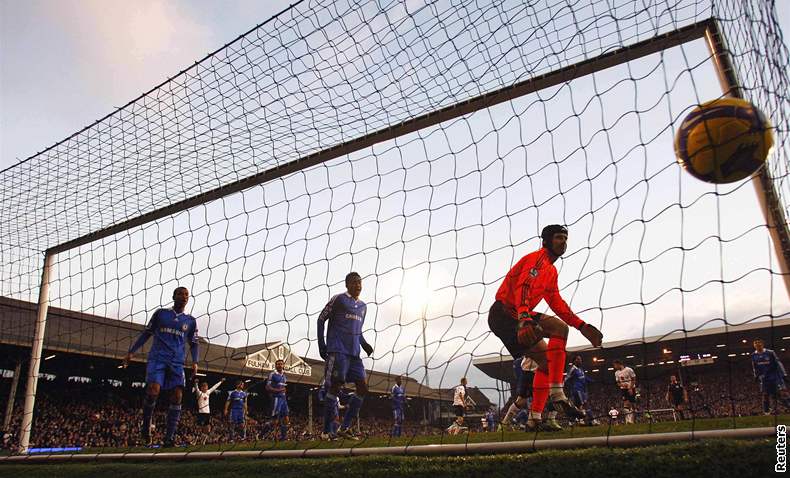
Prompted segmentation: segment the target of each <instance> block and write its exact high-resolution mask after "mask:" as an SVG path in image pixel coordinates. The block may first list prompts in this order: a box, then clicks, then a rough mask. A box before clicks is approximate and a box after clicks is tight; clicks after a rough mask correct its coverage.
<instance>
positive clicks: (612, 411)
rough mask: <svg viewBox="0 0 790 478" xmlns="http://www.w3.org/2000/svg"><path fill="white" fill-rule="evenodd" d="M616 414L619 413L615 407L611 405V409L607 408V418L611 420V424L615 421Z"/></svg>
mask: <svg viewBox="0 0 790 478" xmlns="http://www.w3.org/2000/svg"><path fill="white" fill-rule="evenodd" d="M618 415H620V412H618V411H617V409H616V408H614V407H612V409H611V410H609V418H610V419H611V421H612V425H614V424H616V423H617V416H618Z"/></svg>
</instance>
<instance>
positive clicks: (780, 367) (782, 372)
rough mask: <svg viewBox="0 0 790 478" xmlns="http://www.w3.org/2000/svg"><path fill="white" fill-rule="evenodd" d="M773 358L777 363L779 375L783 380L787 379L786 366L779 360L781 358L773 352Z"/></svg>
mask: <svg viewBox="0 0 790 478" xmlns="http://www.w3.org/2000/svg"><path fill="white" fill-rule="evenodd" d="M771 357H772V358H773V360H774V361H775V362H776V369H777V370H778V371H779V374H780V376H781V377H782V378H784V377H787V372H786V371H785V366H784V364H782V361H781V360H779V356H778V355H776V352H774V351H773V350H771Z"/></svg>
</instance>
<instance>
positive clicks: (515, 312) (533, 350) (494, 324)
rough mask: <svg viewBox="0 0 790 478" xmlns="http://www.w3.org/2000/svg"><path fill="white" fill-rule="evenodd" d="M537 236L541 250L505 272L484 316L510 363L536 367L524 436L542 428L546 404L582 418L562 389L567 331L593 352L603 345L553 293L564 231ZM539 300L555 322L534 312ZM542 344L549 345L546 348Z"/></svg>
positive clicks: (547, 230) (552, 229) (551, 230)
mask: <svg viewBox="0 0 790 478" xmlns="http://www.w3.org/2000/svg"><path fill="white" fill-rule="evenodd" d="M540 236H541V239H542V241H543V242H542V245H543V247H541V248H540V249H539V250H537V251H535V252H532V253H530V254H527V255H526V256H524V257H523V258H521V260H520V261H518V262H517V263H516V265H515V266H513V268H511V269H510V271H509V272H508V273H507V275H506V276H505V279H504V280H503V281H502V285H500V286H499V290H498V291H497V294H496V301H495V302H494V305H492V306H491V309H490V311H489V313H488V326H489V328H490V329H491V331H492V332H493V333H494V334H495V335H496V336H497V337H499V339H500V340H502V343H503V344H504V346H505V348H506V349H507V350H508V352H510V354H511V355H512V356H513V358H514V359H518V358H520V357H522V356H523V357H526V358H529V359H531V360H532V361H534V362H535V363H536V364H537V366H538V368H537V370H536V371H535V377H534V379H533V382H532V385H533V392H532V393H533V395H532V404H531V406H530V412H529V420H528V421H527V429H528V430H538V429H539V428H540V427H541V426H542V413H543V409H544V408H545V406H546V402H547V401H549V400H550V401H551V403H552V405H553V406H554V408H555V409H557V410H562V411H564V412H565V413H566V415H569V416H570V417H572V418H582V417H583V414H582V413H581V412H580V411H579V410H577V409H576V408H575V407H573V406H572V405H571V404H570V403H569V402H568V399H567V397H566V396H565V392H564V391H563V387H562V385H563V380H562V374H563V369H564V368H565V344H566V341H567V338H568V326H569V325H570V326H572V327H574V328H576V329H578V330H579V331H580V332H581V333H582V335H584V336H585V337H586V338H587V340H589V341H590V343H591V344H592V345H593V346H594V347H600V345H601V341H602V339H603V335H602V334H601V332H600V331H599V330H598V329H597V328H595V327H594V326H593V325H590V324H587V323H585V322H584V321H583V320H581V319H580V318H579V317H577V316H576V314H574V313H573V312H572V311H571V309H570V307H568V304H567V303H566V302H565V301H564V300H563V299H562V297H561V296H560V291H559V288H558V287H557V269H556V268H555V267H554V262H555V261H556V260H557V259H558V258H559V257H560V256H562V255H563V254H564V253H565V250H566V248H567V241H568V230H567V229H566V228H565V227H564V226H560V225H556V224H554V225H550V226H546V227H544V228H543V231H542V232H541V234H540ZM541 300H545V301H546V303H548V305H549V307H551V310H553V311H554V312H555V313H556V314H557V315H558V316H559V319H558V318H557V317H553V316H550V315H545V314H540V313H536V312H534V309H535V307H536V306H537V305H538V303H539V302H540V301H541ZM560 319H562V320H560ZM544 338H548V339H549V340H548V344H547V343H546V341H545V340H544ZM519 405H520V404H519Z"/></svg>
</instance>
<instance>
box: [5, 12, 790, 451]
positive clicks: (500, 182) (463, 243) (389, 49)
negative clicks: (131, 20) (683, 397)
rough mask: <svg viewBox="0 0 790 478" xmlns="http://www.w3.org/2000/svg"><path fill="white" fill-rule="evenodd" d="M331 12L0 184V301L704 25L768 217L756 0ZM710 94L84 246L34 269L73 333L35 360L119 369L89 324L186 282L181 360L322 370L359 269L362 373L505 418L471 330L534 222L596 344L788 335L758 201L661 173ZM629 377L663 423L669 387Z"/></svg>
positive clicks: (208, 61) (648, 92)
mask: <svg viewBox="0 0 790 478" xmlns="http://www.w3.org/2000/svg"><path fill="white" fill-rule="evenodd" d="M324 3H328V2H311V1H302V2H299V3H298V4H296V5H294V6H293V7H292V8H290V9H288V10H286V11H284V12H283V13H281V14H280V15H278V16H276V17H274V18H272V19H270V20H269V21H267V22H265V23H263V24H261V25H260V26H258V27H256V28H255V29H253V30H251V31H250V32H248V33H246V34H245V35H242V36H241V37H239V38H238V39H236V40H235V41H234V42H232V43H230V44H229V45H227V46H225V47H223V48H222V49H220V50H218V51H217V52H215V53H213V54H211V55H210V56H208V57H207V58H205V59H203V60H202V61H200V62H198V63H196V64H195V65H193V66H191V67H190V68H188V69H186V70H183V71H182V72H180V73H179V74H178V75H176V76H175V77H173V78H172V79H169V80H168V81H167V82H165V83H163V84H161V85H159V86H157V87H156V88H154V89H152V90H151V91H149V92H147V93H145V94H144V95H142V96H141V97H139V98H137V99H135V100H134V101H132V102H130V103H129V104H127V105H125V106H124V107H122V108H120V109H118V110H117V111H115V112H113V113H112V114H110V115H108V116H106V117H105V118H103V119H101V120H99V121H97V122H96V123H94V124H92V125H90V126H88V127H86V128H84V129H83V130H81V131H79V132H78V133H75V134H74V135H73V136H71V137H69V138H67V139H65V140H64V141H62V142H60V143H58V144H56V145H53V146H51V147H50V148H48V149H46V150H44V151H43V152H41V153H39V154H37V155H35V156H33V157H31V158H28V159H27V160H24V161H22V162H20V163H18V164H16V165H15V166H13V167H10V168H8V169H6V170H3V171H2V172H0V184H2V187H0V209H1V210H2V211H3V221H2V222H0V238H1V239H0V254H2V265H0V273H2V277H3V280H2V287H1V288H0V295H3V296H5V297H8V298H13V299H20V300H23V301H34V300H35V299H36V296H37V293H38V287H39V280H40V274H41V262H42V259H41V258H42V253H43V252H44V251H45V250H47V249H49V248H53V247H56V246H59V245H61V244H64V243H66V242H68V241H73V240H76V239H79V238H83V237H86V236H89V235H90V234H95V233H97V232H98V231H101V230H103V229H105V228H108V227H111V226H113V225H116V224H119V223H122V222H124V221H128V220H131V219H134V218H136V217H139V216H141V215H144V214H150V213H154V212H155V211H157V210H159V209H161V208H163V207H166V206H169V205H173V204H178V203H179V202H180V201H184V200H186V199H189V198H192V197H195V196H197V195H200V194H205V193H209V192H211V191H215V190H217V189H218V188H223V187H228V186H231V185H233V184H234V183H235V182H237V181H240V180H244V179H245V178H248V177H250V176H253V175H256V174H261V173H263V172H266V171H272V170H275V171H276V168H278V167H282V166H284V165H286V164H289V163H291V162H293V161H297V160H300V158H305V157H307V156H309V155H311V154H314V153H317V152H320V151H325V150H327V149H330V148H333V147H336V146H338V145H340V144H343V143H347V142H349V141H352V140H354V139H356V138H359V137H362V136H364V135H368V134H370V133H373V132H375V131H380V130H383V129H386V128H393V127H397V125H399V124H400V123H402V122H404V121H408V120H410V119H412V118H415V117H418V116H421V115H426V114H429V113H431V112H434V111H437V110H439V109H442V108H446V107H449V106H451V105H455V104H458V103H461V102H463V101H466V100H469V99H470V98H473V97H477V96H479V95H482V94H486V93H492V92H495V91H497V90H499V89H501V88H505V87H508V86H511V85H513V84H515V83H517V82H521V81H524V80H527V79H529V78H534V77H536V76H538V75H541V74H546V73H550V72H552V71H555V70H557V69H559V68H563V67H567V66H569V65H573V64H575V63H577V62H580V61H583V60H590V59H593V58H595V57H597V56H600V55H602V54H605V53H608V52H611V51H613V50H616V49H619V48H622V47H624V46H628V45H633V44H635V43H637V42H640V41H644V40H649V39H651V38H655V39H659V38H661V37H662V35H664V34H666V33H669V32H671V31H674V30H676V29H678V28H682V27H685V26H688V25H691V24H693V23H695V22H699V21H703V20H706V19H708V18H710V17H713V18H715V19H717V20H718V22H719V23H720V26H721V29H722V31H723V33H724V35H725V37H726V38H727V40H728V42H729V48H730V53H731V55H732V58H733V61H734V63H735V66H736V69H737V71H738V74H739V76H740V79H741V83H742V86H743V88H744V94H745V96H746V97H747V98H748V99H750V100H751V101H753V102H754V103H755V104H757V105H758V106H759V107H760V108H761V109H762V110H763V111H764V112H765V113H766V115H767V116H769V117H770V118H771V119H772V122H773V124H774V126H775V137H776V141H777V146H776V148H775V152H774V153H773V155H772V156H771V158H770V162H769V171H770V177H771V180H772V182H773V183H774V186H775V188H776V190H777V192H778V195H779V197H780V204H781V207H782V208H784V209H785V211H786V210H787V201H786V200H785V198H786V197H787V194H788V182H787V163H788V159H787V152H788V147H787V128H788V125H789V124H790V122H789V121H788V118H787V115H788V112H789V111H790V99H788V95H787V91H789V90H788V87H790V82H789V81H788V74H787V71H788V68H787V66H788V64H790V61H789V60H788V51H787V48H786V47H785V45H784V43H783V42H782V36H781V31H780V30H779V28H778V25H777V23H776V20H775V15H774V13H773V7H772V4H770V3H769V2H737V1H719V2H714V3H713V4H711V3H710V2H707V1H693V0H678V1H647V0H645V1H640V2H617V1H614V2H613V1H592V2H575V1H570V0H567V1H554V0H549V1H539V2H535V1H531V2H499V1H492V2H487V1H474V2H471V1H464V2H441V1H436V2H420V1H407V2H395V1H392V2H388V1H369V2H346V1H335V2H332V3H328V4H326V5H325V4H324ZM766 59H768V60H767V61H766ZM721 95H722V90H721V88H720V86H719V84H718V80H717V75H716V72H715V70H714V66H713V62H712V59H711V56H710V53H709V51H708V49H707V48H706V45H705V43H704V41H703V40H702V39H697V40H694V41H691V42H688V43H684V44H682V45H680V46H673V47H671V48H668V49H665V50H662V51H660V52H659V53H655V54H651V55H648V56H645V57H643V58H640V59H638V60H633V61H629V62H625V63H622V64H619V65H616V66H613V67H611V68H608V69H606V70H603V71H599V72H596V73H594V74H591V75H587V76H582V77H579V78H576V79H573V80H569V81H565V82H562V83H560V84H558V85H555V86H551V87H548V88H545V89H541V90H539V91H537V92H534V93H530V94H527V95H524V96H521V97H518V98H515V99H512V100H509V101H506V102H504V103H500V104H498V105H495V106H492V107H490V108H486V109H482V110H479V111H476V112H473V113H470V114H466V115H463V116H460V117H458V118H453V119H450V120H447V121H443V122H439V123H437V124H435V125H433V126H430V127H427V128H424V129H421V130H419V131H416V132H412V133H408V134H405V135H400V136H397V137H395V138H394V139H390V140H387V141H383V142H380V143H377V144H375V145H372V146H366V147H363V148H360V149H358V150H356V151H353V152H350V153H348V154H343V155H341V156H340V157H337V158H334V159H331V160H329V161H326V162H323V163H321V164H318V165H314V166H310V167H308V168H305V169H298V170H296V171H295V172H290V173H287V174H284V175H281V176H279V177H276V178H274V179H272V180H270V181H267V182H265V183H263V184H258V185H254V186H251V187H248V188H245V189H244V190H243V191H239V192H235V193H233V194H230V195H227V196H225V197H216V198H214V199H211V200H207V201H206V202H205V203H203V204H200V205H197V206H193V207H190V208H189V209H186V210H183V211H180V212H176V213H173V214H168V215H166V216H165V217H161V218H158V219H155V220H153V221H151V222H147V223H145V224H141V225H135V226H133V227H131V228H129V229H127V230H124V231H121V232H116V233H114V234H111V235H107V236H106V237H101V238H98V239H97V240H94V241H91V242H87V243H84V244H81V245H79V246H76V247H74V248H71V249H68V250H65V251H63V252H60V253H59V254H58V255H57V256H56V257H55V263H54V267H53V270H52V276H51V277H52V282H51V288H50V292H49V298H50V302H51V305H52V306H53V307H58V308H61V309H64V310H67V311H76V312H80V313H83V315H80V314H77V315H75V316H74V320H75V321H76V323H78V324H80V325H78V326H75V325H74V323H72V322H69V323H68V324H66V323H65V322H63V323H60V322H57V321H53V322H51V323H50V325H49V330H48V331H47V341H46V343H45V348H46V347H47V346H49V347H53V348H54V347H59V350H71V351H74V352H80V353H82V352H84V351H86V350H90V351H91V352H92V353H95V354H98V355H103V356H107V357H112V356H116V357H120V356H122V355H123V354H124V353H125V352H126V349H127V348H128V345H129V343H130V340H132V339H133V338H134V336H135V335H136V333H137V331H138V330H139V329H134V328H130V327H116V326H113V328H111V330H109V331H106V330H104V329H102V330H103V331H102V332H101V333H99V332H97V330H98V327H97V322H96V320H99V319H98V318H111V319H118V320H120V321H121V324H126V325H130V324H138V325H139V324H144V323H145V322H146V321H147V320H148V318H149V317H150V316H151V314H152V313H153V311H154V310H156V309H157V308H159V307H165V306H168V305H169V304H170V301H171V294H172V291H173V289H174V288H175V287H176V286H177V285H181V286H186V287H188V288H189V289H190V290H191V293H192V301H191V302H190V305H189V309H190V310H191V313H192V315H194V316H195V317H196V318H197V319H198V323H199V329H200V335H201V337H203V340H204V342H207V343H210V344H211V345H212V346H216V347H218V348H216V349H215V350H220V351H221V353H220V352H217V353H213V354H209V353H208V352H205V351H204V354H203V356H202V357H201V363H202V364H204V365H206V366H208V367H209V368H210V369H212V370H213V371H214V372H215V373H222V372H223V371H230V370H231V369H233V367H234V365H233V364H234V363H236V362H237V361H238V359H239V356H240V355H239V354H242V355H244V354H245V353H248V352H250V351H255V350H252V349H253V348H255V346H258V345H263V344H272V343H284V344H286V345H287V347H288V349H289V350H290V351H291V352H293V353H295V354H297V355H299V356H300V357H308V358H316V357H317V356H318V352H317V347H316V339H315V335H316V330H315V319H316V317H317V316H318V314H319V312H320V311H321V309H322V308H323V307H324V305H325V304H326V303H327V301H328V300H329V298H330V297H331V296H332V295H334V294H337V293H340V292H342V291H343V290H344V285H343V278H344V277H345V275H346V274H347V273H348V272H349V271H352V270H354V271H357V272H359V273H360V274H361V276H362V278H363V292H362V299H363V300H364V301H365V302H367V304H368V312H367V318H366V321H365V325H364V333H365V336H366V338H367V340H368V341H369V342H370V343H371V344H373V345H374V347H375V352H374V353H373V355H372V356H371V357H369V358H366V359H364V360H365V366H366V368H368V369H370V370H376V371H378V372H382V373H386V374H404V375H405V376H407V377H409V378H410V379H411V380H413V381H414V382H416V385H420V386H425V387H424V389H425V390H431V389H447V388H450V387H451V386H454V385H456V384H457V383H458V379H459V378H460V377H461V376H467V377H468V378H469V381H470V385H473V386H476V387H478V388H480V389H481V390H482V394H483V396H484V397H486V398H488V399H489V400H490V401H491V402H492V403H493V404H494V405H500V406H501V405H503V404H504V402H505V401H506V400H507V395H508V394H509V389H508V388H509V387H507V385H506V384H504V383H501V382H495V381H494V380H493V379H492V378H491V377H489V376H487V375H486V374H484V373H482V372H481V371H480V370H478V369H477V368H473V367H472V364H473V362H474V361H475V360H479V359H483V358H487V357H491V356H498V355H499V354H500V353H502V352H503V349H502V344H501V342H500V341H499V340H498V339H497V338H496V337H495V336H494V335H493V334H491V332H490V331H489V330H488V325H487V312H488V308H489V307H490V305H491V303H492V302H493V297H494V293H495V292H496V289H497V287H498V286H499V283H500V282H501V280H502V278H503V276H504V274H505V273H506V272H507V271H508V269H509V268H510V266H511V265H513V264H514V263H515V262H516V261H517V260H518V259H519V258H520V257H521V256H522V255H524V254H526V253H529V252H532V251H533V250H536V249H538V248H539V247H540V241H539V238H538V237H537V236H538V234H539V231H540V229H541V228H542V227H543V226H544V225H546V224H550V223H561V224H566V225H568V227H569V229H570V239H569V249H568V252H567V253H566V255H565V256H564V257H563V258H562V260H561V261H559V262H558V263H557V264H556V265H557V268H558V270H559V281H560V282H559V285H560V289H561V293H562V295H563V296H564V298H565V299H566V301H567V302H568V303H569V304H570V305H571V307H572V309H573V310H574V311H575V312H577V313H578V314H579V315H580V316H581V317H582V318H583V319H584V320H585V321H587V322H589V323H591V324H594V325H596V326H598V327H599V328H600V329H601V330H602V332H603V333H604V335H605V340H606V341H617V340H623V341H626V342H629V341H630V342H632V343H645V339H646V338H647V337H650V336H655V335H659V336H660V335H663V334H670V333H672V332H678V331H679V332H683V333H689V332H693V331H696V330H699V329H702V328H705V327H710V326H720V325H725V326H733V325H739V324H745V323H749V322H754V321H762V320H772V321H773V320H775V319H778V318H781V317H784V316H785V315H786V314H787V312H788V305H789V304H788V301H787V295H786V293H785V289H784V287H783V285H782V284H783V277H782V275H781V271H780V267H779V265H778V264H779V261H778V259H777V258H776V255H775V253H774V249H773V247H772V244H771V240H770V237H769V235H768V228H767V225H766V220H765V219H764V217H763V216H762V213H761V212H760V209H759V204H758V202H757V199H756V196H755V193H754V188H753V186H752V184H751V182H748V181H745V182H741V183H736V184H732V185H720V186H714V185H710V184H706V183H702V182H699V181H697V180H695V179H694V178H693V177H691V176H690V175H688V174H687V173H685V172H684V171H683V170H682V169H681V168H680V167H679V166H678V165H677V163H676V160H675V156H674V153H673V149H672V144H673V135H674V133H675V128H676V126H677V125H678V124H679V122H680V120H682V118H683V117H684V116H685V115H686V114H687V113H688V112H689V111H690V110H691V109H692V108H693V107H694V106H696V105H698V104H700V103H702V102H705V101H708V100H710V99H714V98H717V97H720V96H721ZM217 196H219V194H217ZM541 307H542V308H541V309H540V311H541V312H549V311H548V309H547V308H546V307H545V306H541ZM84 314H90V317H94V318H90V317H89V316H88V315H84ZM102 320H103V319H102ZM99 321H100V322H101V320H99ZM102 323H104V322H102ZM31 330H32V329H31V328H30V324H29V323H25V322H24V321H19V322H13V323H9V325H8V326H7V327H4V328H3V330H2V331H0V338H3V337H5V338H6V340H10V338H12V337H17V338H18V337H22V338H24V336H25V334H29V333H30V331H31ZM28 340H29V338H28ZM582 343H583V339H581V337H580V336H579V335H578V334H577V333H576V332H573V331H571V336H570V341H569V345H572V346H573V345H581V344H582ZM204 345H205V343H204ZM769 346H770V345H769ZM220 347H221V348H220ZM204 350H207V349H204ZM505 354H506V353H505ZM722 358H724V357H723V355H722ZM743 360H746V359H745V358H744V359H743ZM588 365H591V366H593V367H594V366H595V364H588ZM635 365H636V364H634V366H635ZM640 365H644V368H642V371H640V370H639V368H636V370H637V372H638V374H639V375H640V377H642V378H644V379H645V390H648V389H650V384H651V383H654V385H653V389H654V393H655V398H654V400H656V401H660V400H661V398H660V397H661V396H663V391H664V390H665V389H663V388H661V387H663V385H660V386H659V384H663V383H664V382H665V380H666V374H667V373H668V372H667V370H666V369H662V370H660V371H659V370H658V369H655V370H653V369H650V368H649V367H647V365H648V364H647V363H644V364H640ZM608 366H609V364H608V363H607V364H606V365H605V366H601V367H600V370H596V373H600V376H601V377H603V376H606V377H609V376H610V375H611V371H610V370H607V368H608ZM233 370H234V371H236V370H235V369H233ZM318 370H319V369H318V368H317V369H316V373H318ZM119 373H120V372H119ZM247 373H248V374H252V375H255V374H258V375H259V376H260V375H261V374H262V373H263V372H262V371H258V372H250V371H247ZM733 373H735V372H732V371H731V372H730V373H729V375H728V376H729V377H730V378H731V377H732V375H733ZM305 380H306V383H312V382H310V380H309V379H307V378H305ZM601 380H604V379H603V378H602V379H601ZM605 380H611V379H610V378H607V379H605ZM651 381H654V382H651ZM388 383H389V382H387V381H386V380H384V381H383V382H382V384H388ZM730 383H731V382H730ZM428 385H430V387H427V386H428ZM380 389H381V390H386V386H385V385H381V386H380ZM422 389H423V388H422V387H421V388H420V390H422ZM659 389H660V391H658V392H655V390H659ZM407 392H408V390H407ZM426 393H428V392H426ZM601 393H604V392H601ZM728 393H729V395H728V396H730V397H732V396H735V395H734V394H733V392H732V388H730V389H729V390H728ZM602 397H605V398H601V399H600V401H601V402H605V401H606V400H609V397H608V395H605V394H604V395H602ZM738 400H739V401H738V403H739V404H744V405H743V406H746V405H745V404H747V402H748V403H752V402H751V401H753V397H751V395H749V396H743V397H741V398H739V399H738ZM750 400H751V401H750ZM730 401H731V402H732V400H730ZM605 403H606V405H604V404H602V405H601V408H602V407H604V406H606V407H608V405H609V404H610V403H609V402H605ZM739 406H740V405H739ZM606 411H607V410H603V409H601V410H598V412H599V413H601V414H603V413H606ZM434 418H435V417H434ZM34 441H35V440H34Z"/></svg>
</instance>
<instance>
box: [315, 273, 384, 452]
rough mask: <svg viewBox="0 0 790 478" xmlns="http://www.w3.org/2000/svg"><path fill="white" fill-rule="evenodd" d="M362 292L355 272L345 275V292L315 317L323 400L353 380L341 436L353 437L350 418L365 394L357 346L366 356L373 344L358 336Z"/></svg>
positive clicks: (327, 421) (328, 429) (328, 426)
mask: <svg viewBox="0 0 790 478" xmlns="http://www.w3.org/2000/svg"><path fill="white" fill-rule="evenodd" d="M361 292H362V277H360V275H359V274H357V273H356V272H350V273H349V274H348V275H346V292H345V293H343V294H337V295H335V296H333V297H332V298H331V299H329V302H328V303H327V304H326V307H324V310H323V311H321V315H319V316H318V352H319V353H320V354H321V358H322V359H324V361H325V362H326V366H325V375H324V381H325V384H326V385H327V387H328V388H327V394H326V397H325V402H326V401H328V402H329V403H333V402H334V401H336V399H337V396H338V393H339V392H340V387H342V386H343V385H344V384H345V383H346V382H354V384H355V385H356V393H355V394H354V395H353V396H352V397H351V399H350V400H349V404H348V410H347V411H346V414H345V416H344V417H343V424H342V425H341V426H340V429H339V430H338V431H337V435H338V436H340V437H342V438H349V439H352V440H357V439H358V438H357V436H356V435H355V434H354V432H353V431H352V430H351V424H352V422H353V420H354V419H355V418H356V417H357V416H358V415H359V409H360V408H361V407H362V401H363V400H364V398H365V395H366V394H367V393H368V385H367V382H366V380H365V367H364V366H363V365H362V359H361V358H359V349H360V348H362V349H363V350H364V351H365V353H367V354H368V356H370V355H371V354H372V353H373V347H372V346H371V345H370V344H368V343H367V342H366V341H365V338H364V337H363V336H362V325H363V324H364V323H365V313H366V312H367V306H366V305H365V303H364V302H362V301H361V300H359V294H360V293H361ZM327 321H328V322H329V326H328V328H327V329H328V330H327V332H326V337H324V324H325V323H326V322H327ZM332 408H333V407H326V406H325V407H324V432H323V433H324V434H326V435H328V436H330V437H331V436H333V434H332V421H333V419H334V416H333V413H332Z"/></svg>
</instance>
